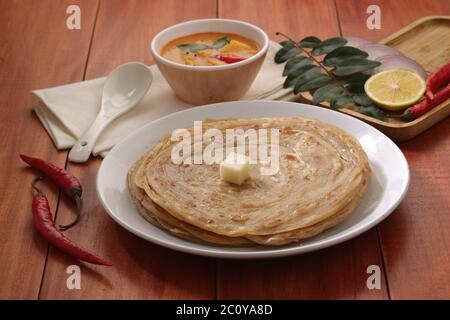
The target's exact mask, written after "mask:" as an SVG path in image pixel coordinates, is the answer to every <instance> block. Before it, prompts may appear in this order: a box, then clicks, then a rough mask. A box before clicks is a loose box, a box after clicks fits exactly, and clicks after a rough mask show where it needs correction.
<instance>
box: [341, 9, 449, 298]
mask: <svg viewBox="0 0 450 320" xmlns="http://www.w3.org/2000/svg"><path fill="white" fill-rule="evenodd" d="M369 4H377V5H379V6H380V8H381V14H382V29H381V30H379V31H378V30H377V31H374V30H368V29H367V28H365V27H364V26H365V19H366V17H367V15H366V14H365V11H366V8H367V6H368V5H369ZM337 9H338V12H339V17H340V21H341V25H342V30H343V33H344V35H358V36H362V37H365V38H368V39H372V40H380V39H382V38H384V37H385V36H387V35H389V34H390V33H392V32H395V31H397V30H398V29H400V28H402V27H404V26H405V25H407V24H409V23H410V22H413V21H414V20H416V19H418V18H421V17H424V16H429V15H449V14H450V2H449V1H445V0H442V1H441V0H436V1H418V0H417V1H411V0H398V1H369V0H367V1H366V0H364V1H356V0H354V1H350V0H337ZM399 146H400V148H401V149H402V151H403V152H404V154H405V156H406V158H407V159H408V162H409V165H410V170H411V184H410V188H409V191H408V194H407V195H406V198H405V199H404V201H403V202H402V204H401V205H400V207H399V208H398V209H397V210H396V211H395V212H393V213H392V215H391V216H390V217H389V218H388V219H387V220H386V221H385V222H383V223H382V224H381V225H380V227H379V230H380V237H381V244H382V249H383V254H384V257H385V263H386V272H387V279H388V282H389V288H390V292H391V297H392V298H393V299H448V298H449V297H450V295H449V292H450V253H449V250H448V248H450V234H449V233H448V230H449V229H450V219H449V216H448V213H449V212H450V199H449V197H448V195H449V194H450V170H448V168H449V166H448V159H449V157H450V118H447V119H446V120H444V121H442V122H440V123H439V124H437V125H436V126H434V127H433V128H431V129H429V130H428V131H426V132H424V133H422V134H421V135H419V136H418V137H416V138H414V139H413V140H410V141H408V142H406V143H402V144H399Z"/></svg>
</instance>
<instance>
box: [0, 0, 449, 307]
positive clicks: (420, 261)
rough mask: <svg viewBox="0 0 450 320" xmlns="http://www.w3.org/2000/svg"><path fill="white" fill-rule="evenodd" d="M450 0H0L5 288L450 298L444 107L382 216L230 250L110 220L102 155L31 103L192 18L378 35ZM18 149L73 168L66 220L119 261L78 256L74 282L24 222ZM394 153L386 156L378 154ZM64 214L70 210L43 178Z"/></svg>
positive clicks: (28, 293)
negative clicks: (302, 244)
mask: <svg viewBox="0 0 450 320" xmlns="http://www.w3.org/2000/svg"><path fill="white" fill-rule="evenodd" d="M70 4H78V5H79V6H80V8H81V18H82V25H81V27H82V28H81V30H68V29H67V28H66V18H67V15H66V8H67V6H68V5H70ZM370 4H377V5H379V6H380V8H381V13H382V28H381V30H368V29H367V28H366V24H365V23H366V18H367V14H366V8H367V6H368V5H370ZM449 14H450V2H449V1H448V0H297V1H296V0H276V1H275V0H248V1H238V0H218V1H216V0H192V1H180V0H177V1H175V0H148V1H146V0H132V1H123V0H79V1H75V0H59V1H53V0H44V1H43V0H39V1H38V0H16V1H10V0H0V107H1V111H2V112H1V113H0V143H1V144H0V145H1V147H2V151H1V153H0V182H1V183H0V210H1V212H0V298H4V299H5V298H24V299H63V298H64V299H66V298H68V299H78V298H87V299H90V298H96V299H99V298H106V299H111V298H143V299H161V298H162V299H166V298H169V299H174V298H186V299H199V298H202V299H203V298H204V299H214V298H224V299H228V298H256V299H260V298H286V299H310V298H314V299H322V298H325V299H353V298H355V299H404V298H425V299H429V298H450V232H449V230H450V169H449V168H450V162H449V160H450V118H447V119H446V120H444V121H442V122H441V123H439V124H438V125H436V126H435V127H433V128H432V129H430V130H428V131H427V132H425V133H423V134H422V135H421V136H419V137H417V138H415V139H413V140H411V141H409V142H407V143H402V144H401V145H400V147H401V149H402V150H403V152H404V153H405V155H406V157H407V159H408V161H409V163H410V167H411V186H410V190H409V192H408V194H407V196H406V198H405V200H404V201H403V202H402V204H401V205H400V206H399V208H398V209H397V210H396V211H395V212H394V213H393V214H392V215H391V216H390V217H389V218H388V219H387V220H386V221H384V222H383V223H381V224H380V225H379V226H378V227H376V228H373V229H372V230H370V231H368V232H366V233H364V234H363V235H361V236H359V237H358V238H356V239H353V240H351V241H348V242H346V243H344V244H341V245H338V246H335V247H332V248H329V249H326V250H322V251H319V252H315V253H310V254H306V255H301V256H295V257H290V258H283V259H276V260H257V261H230V260H228V261H227V260H221V259H211V258H203V257H197V256H191V255H187V254H182V253H178V252H174V251H170V250H168V249H164V248H161V247H158V246H156V245H153V244H151V243H148V242H146V241H144V240H141V239H139V238H137V237H135V236H134V235H132V234H131V233H129V232H127V231H125V230H124V229H122V228H121V227H119V226H118V225H117V224H116V223H114V222H113V221H112V220H111V219H110V218H109V217H108V216H107V214H106V212H105V211H104V210H103V209H102V207H101V206H100V203H99V201H98V200H97V196H96V192H95V176H96V172H97V169H98V166H99V164H100V160H98V159H97V160H91V161H90V162H89V163H88V164H85V165H75V164H71V163H70V164H68V163H67V161H66V158H67V152H58V151H56V150H55V148H54V146H53V145H52V142H51V141H50V139H49V137H48V136H47V134H46V132H45V131H44V129H43V128H42V127H41V125H40V123H39V121H38V120H37V118H36V116H35V115H34V114H32V112H31V110H30V96H29V92H30V90H32V89H36V88H44V87H49V86H55V85H60V84H65V83H70V82H74V81H80V80H83V79H91V78H95V77H98V76H103V75H106V74H108V73H109V72H110V71H111V70H112V69H113V68H114V67H115V66H117V65H119V64H121V63H124V62H126V61H129V60H138V61H144V62H145V63H148V64H151V63H152V59H151V57H150V53H149V51H148V44H149V42H150V39H151V38H152V37H153V36H154V35H155V34H156V33H157V32H158V31H160V30H162V29H163V28H165V27H167V26H170V25H172V24H174V23H177V22H181V21H184V20H189V19H196V18H207V17H209V18H211V17H224V18H233V19H242V20H245V21H249V22H251V23H255V24H257V25H259V26H260V27H262V28H263V29H264V30H265V31H266V32H267V33H268V34H269V35H270V37H271V38H272V39H275V40H278V39H277V37H275V32H276V31H284V32H286V33H288V34H290V35H292V36H293V37H294V38H300V37H302V36H306V35H311V34H314V35H317V36H319V37H328V36H335V35H339V34H341V35H357V36H363V37H366V38H369V39H372V40H380V39H382V38H383V37H385V36H387V35H389V34H391V33H392V32H394V31H397V30H398V29H400V28H401V27H403V26H405V25H407V24H409V23H410V22H412V21H414V20H416V19H418V18H421V17H423V16H427V15H449ZM20 152H24V153H28V154H32V155H36V156H39V157H43V158H45V159H49V160H52V161H53V162H55V163H57V164H58V165H60V166H66V167H67V168H68V169H69V170H70V171H72V172H73V173H75V174H76V175H77V176H78V177H80V178H81V181H82V183H83V185H84V188H85V193H84V218H83V219H82V222H81V224H80V225H79V226H78V227H77V228H74V229H73V230H70V231H68V232H67V233H68V235H69V236H70V237H71V238H72V239H74V240H75V241H77V242H78V243H80V244H82V245H85V246H86V247H89V248H92V249H93V250H95V251H96V252H99V253H102V254H103V255H104V256H106V257H107V258H109V259H111V260H112V261H113V262H114V267H113V268H105V267H93V266H90V265H84V264H83V265H82V267H81V268H82V269H81V270H82V281H81V290H68V289H67V288H66V278H67V276H68V275H67V274H66V273H65V270H66V267H67V266H68V265H71V264H75V263H77V262H76V261H75V260H73V259H72V258H70V257H68V256H66V255H64V254H60V253H59V252H57V251H56V250H54V249H53V248H51V247H49V246H48V245H47V243H46V242H45V241H43V240H42V239H41V238H40V237H39V235H37V234H36V233H35V232H34V231H33V228H32V220H31V212H30V203H31V191H30V185H29V184H30V181H31V180H32V177H33V176H34V173H33V172H32V171H31V170H28V169H25V166H24V165H23V164H22V163H21V162H20V161H19V157H18V154H19V153H20ZM386 161H389V159H386ZM46 192H47V194H48V195H49V198H50V201H51V204H52V210H53V212H55V213H56V220H57V222H59V223H64V222H67V221H69V220H70V219H71V217H72V214H73V208H72V206H71V204H70V203H69V202H68V201H67V200H66V198H65V197H60V196H59V195H58V190H56V189H55V188H54V187H52V186H50V185H48V186H47V187H46ZM371 264H376V265H379V266H380V267H381V269H382V272H383V283H382V289H381V290H368V289H367V287H366V279H367V274H366V268H367V266H369V265H371Z"/></svg>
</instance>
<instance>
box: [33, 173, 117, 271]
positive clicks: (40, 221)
mask: <svg viewBox="0 0 450 320" xmlns="http://www.w3.org/2000/svg"><path fill="white" fill-rule="evenodd" d="M42 179H43V178H42V177H37V178H36V179H34V181H33V184H32V186H33V188H34V189H35V190H36V191H37V194H36V195H35V196H34V198H33V206H32V210H33V222H34V226H35V227H36V229H37V231H38V232H39V233H40V234H41V235H42V236H43V237H44V238H45V239H46V240H47V241H48V242H49V243H51V244H52V245H53V246H55V247H56V248H58V249H59V250H61V251H62V252H64V253H67V254H69V255H71V256H72V257H74V258H77V259H79V260H82V261H86V262H89V263H93V264H99V265H104V266H112V263H111V262H109V261H107V260H105V259H103V258H100V257H99V256H97V255H95V254H93V253H91V252H89V251H87V250H85V249H83V248H81V247H79V246H78V245H77V244H75V243H74V242H72V241H71V240H70V239H69V238H67V237H66V236H65V235H63V234H62V233H61V232H60V231H59V230H58V229H57V228H56V225H55V223H54V222H53V218H52V214H51V212H50V206H49V204H48V200H47V198H46V197H45V195H44V193H43V192H42V191H41V190H40V189H39V188H38V187H36V185H35V184H36V182H37V181H39V180H42Z"/></svg>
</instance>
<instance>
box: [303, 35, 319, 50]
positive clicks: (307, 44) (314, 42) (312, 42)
mask: <svg viewBox="0 0 450 320" xmlns="http://www.w3.org/2000/svg"><path fill="white" fill-rule="evenodd" d="M321 43H322V41H320V39H319V38H317V37H306V38H303V39H302V40H300V42H299V43H298V45H299V46H301V47H303V48H317V47H318V46H319V45H320V44H321Z"/></svg>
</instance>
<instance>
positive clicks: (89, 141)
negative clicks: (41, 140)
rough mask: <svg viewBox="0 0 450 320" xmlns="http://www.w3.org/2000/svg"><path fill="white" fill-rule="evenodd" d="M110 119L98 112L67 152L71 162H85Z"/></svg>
mask: <svg viewBox="0 0 450 320" xmlns="http://www.w3.org/2000/svg"><path fill="white" fill-rule="evenodd" d="M111 120H112V119H111V118H108V117H105V116H104V114H102V113H100V114H99V115H98V116H97V118H95V120H94V122H93V123H92V125H91V126H90V127H89V129H88V130H87V131H86V132H85V133H83V135H82V136H81V137H80V139H78V141H77V142H76V143H75V144H74V145H73V147H72V149H71V150H70V152H69V160H70V161H72V162H86V161H87V160H88V159H89V156H90V155H91V153H92V149H93V148H94V145H95V142H96V141H97V138H98V137H99V136H100V133H102V131H103V129H105V128H106V126H107V125H108V124H109V123H110V121H111Z"/></svg>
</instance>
